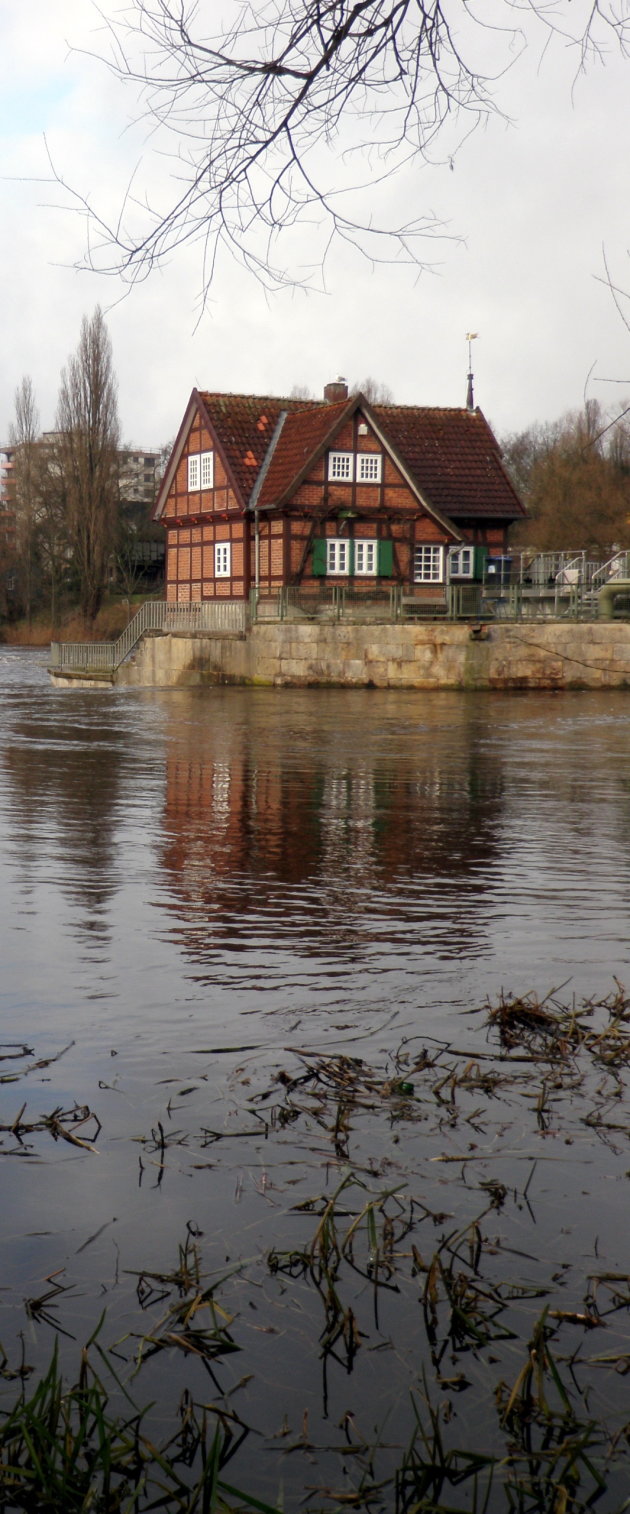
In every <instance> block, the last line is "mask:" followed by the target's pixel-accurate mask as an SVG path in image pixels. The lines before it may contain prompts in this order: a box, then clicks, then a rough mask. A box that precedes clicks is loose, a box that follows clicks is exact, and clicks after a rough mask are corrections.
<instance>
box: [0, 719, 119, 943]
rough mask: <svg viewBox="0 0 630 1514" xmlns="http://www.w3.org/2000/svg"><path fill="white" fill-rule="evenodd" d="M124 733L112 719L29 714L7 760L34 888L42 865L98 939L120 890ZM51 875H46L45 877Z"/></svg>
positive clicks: (16, 832)
mask: <svg viewBox="0 0 630 1514" xmlns="http://www.w3.org/2000/svg"><path fill="white" fill-rule="evenodd" d="M126 741H127V739H126V737H125V736H124V735H123V734H122V733H120V734H119V733H117V731H116V729H115V727H114V723H113V722H111V723H109V724H108V723H107V722H103V723H102V724H96V725H94V724H90V723H88V722H87V721H86V722H85V725H83V724H82V722H81V721H80V720H79V719H77V718H76V716H75V721H74V722H69V721H68V720H67V718H66V716H65V714H64V717H63V718H61V714H60V716H59V719H58V720H57V719H51V718H49V719H48V720H47V723H46V726H45V739H42V726H41V724H40V723H39V722H38V721H37V720H36V719H33V718H31V717H29V718H25V717H22V718H20V719H19V720H17V721H16V722H15V725H14V727H13V729H12V732H11V741H10V743H7V745H6V747H5V749H4V751H3V754H2V761H3V765H4V769H5V773H6V776H7V778H8V779H9V781H10V784H11V789H12V795H11V809H10V818H11V826H12V837H13V839H14V842H15V845H16V846H17V848H19V856H20V873H21V878H22V885H23V888H24V889H25V890H27V891H28V889H29V887H30V886H31V885H32V884H33V882H34V881H35V879H36V878H37V880H38V881H41V879H40V870H41V868H42V865H43V866H44V868H45V870H46V873H50V877H51V880H52V881H51V882H50V887H51V890H52V891H54V893H57V892H60V893H61V895H62V897H63V898H64V899H65V900H66V901H67V902H68V903H69V904H70V905H71V906H72V915H71V917H70V918H71V920H72V930H73V933H74V934H75V935H77V936H81V937H82V938H85V937H89V938H90V939H93V940H94V941H95V944H100V943H102V941H103V940H105V939H107V938H108V936H109V923H108V918H107V911H108V907H109V904H110V901H111V899H112V897H113V895H114V894H115V892H116V889H117V886H118V879H117V876H116V874H115V858H116V842H115V816H116V805H117V802H118V801H119V798H120V786H121V775H122V769H123V766H124V761H125V756H126V755H127V751H126ZM45 881H46V882H47V881H48V880H47V879H46V880H45Z"/></svg>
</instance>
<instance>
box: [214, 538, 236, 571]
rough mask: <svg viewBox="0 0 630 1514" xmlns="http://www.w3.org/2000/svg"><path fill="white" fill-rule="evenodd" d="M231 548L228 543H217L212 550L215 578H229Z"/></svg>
mask: <svg viewBox="0 0 630 1514" xmlns="http://www.w3.org/2000/svg"><path fill="white" fill-rule="evenodd" d="M231 555H232V554H231V547H230V543H229V541H218V542H216V543H215V548H214V576H215V578H229V577H230V568H231Z"/></svg>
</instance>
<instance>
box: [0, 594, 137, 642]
mask: <svg viewBox="0 0 630 1514" xmlns="http://www.w3.org/2000/svg"><path fill="white" fill-rule="evenodd" d="M144 598H146V596H143V595H139V596H136V597H135V598H132V599H131V600H127V599H125V600H120V599H118V600H113V601H112V602H111V603H109V604H106V605H104V606H103V608H102V609H101V610H99V613H98V615H97V617H96V620H95V621H94V622H93V624H92V625H88V626H86V624H85V621H84V620H83V618H82V616H81V615H80V614H79V612H78V611H77V610H69V611H68V612H67V614H65V615H63V616H62V618H61V621H59V622H57V624H56V625H53V623H52V621H51V619H50V616H49V615H37V616H34V617H33V619H32V620H31V621H28V620H15V621H7V622H5V624H4V625H3V626H2V627H0V644H1V645H3V646H11V647H48V646H50V643H51V641H54V640H55V639H57V640H59V641H94V642H99V641H115V640H116V638H117V637H118V636H120V635H121V634H122V632H123V631H124V629H125V627H126V626H127V625H128V623H129V621H130V619H131V617H132V615H134V614H135V612H136V610H137V609H138V606H139V605H140V604H142V602H143V599H144Z"/></svg>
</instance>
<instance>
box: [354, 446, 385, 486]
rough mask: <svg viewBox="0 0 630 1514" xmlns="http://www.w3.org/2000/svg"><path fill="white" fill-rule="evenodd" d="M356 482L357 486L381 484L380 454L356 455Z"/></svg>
mask: <svg viewBox="0 0 630 1514" xmlns="http://www.w3.org/2000/svg"><path fill="white" fill-rule="evenodd" d="M357 482H358V483H359V484H380V482H381V454H380V452H358V453H357Z"/></svg>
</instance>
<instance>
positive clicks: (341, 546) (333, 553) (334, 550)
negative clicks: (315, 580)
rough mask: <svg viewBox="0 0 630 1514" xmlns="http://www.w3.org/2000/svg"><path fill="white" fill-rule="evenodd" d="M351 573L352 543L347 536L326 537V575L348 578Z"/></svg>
mask: <svg viewBox="0 0 630 1514" xmlns="http://www.w3.org/2000/svg"><path fill="white" fill-rule="evenodd" d="M349 572H350V542H349V540H348V537H347V536H327V537H326V573H327V574H329V573H330V574H332V575H334V574H337V575H343V576H344V577H347V576H348V574H349Z"/></svg>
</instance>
